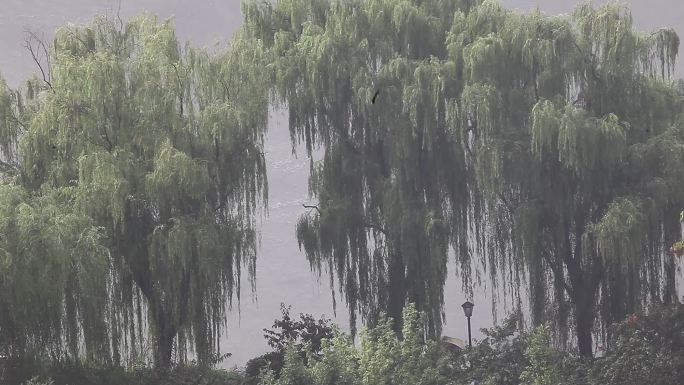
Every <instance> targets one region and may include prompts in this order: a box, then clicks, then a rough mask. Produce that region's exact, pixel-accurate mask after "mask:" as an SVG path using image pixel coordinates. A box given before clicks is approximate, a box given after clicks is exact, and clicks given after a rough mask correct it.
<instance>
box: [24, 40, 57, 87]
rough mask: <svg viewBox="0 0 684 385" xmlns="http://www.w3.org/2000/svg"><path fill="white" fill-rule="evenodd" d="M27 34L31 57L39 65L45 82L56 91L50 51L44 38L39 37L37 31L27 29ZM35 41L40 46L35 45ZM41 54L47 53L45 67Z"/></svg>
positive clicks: (27, 47) (26, 43)
mask: <svg viewBox="0 0 684 385" xmlns="http://www.w3.org/2000/svg"><path fill="white" fill-rule="evenodd" d="M24 33H25V34H26V40H25V47H26V49H27V50H28V51H29V53H30V54H31V58H32V59H33V62H34V63H36V65H37V66H38V69H39V70H40V73H41V75H42V76H43V82H45V84H47V85H48V87H50V89H51V90H52V92H55V89H54V88H53V87H52V83H51V81H52V76H51V71H52V68H51V65H52V64H51V62H50V52H49V50H48V48H47V46H46V45H45V43H44V42H43V40H42V39H41V38H40V37H38V35H36V34H35V32H33V31H31V30H29V29H27V30H25V31H24ZM34 41H35V42H37V44H38V46H37V47H36V46H34ZM41 55H45V62H46V65H45V66H46V67H47V68H44V67H43V63H42V60H41Z"/></svg>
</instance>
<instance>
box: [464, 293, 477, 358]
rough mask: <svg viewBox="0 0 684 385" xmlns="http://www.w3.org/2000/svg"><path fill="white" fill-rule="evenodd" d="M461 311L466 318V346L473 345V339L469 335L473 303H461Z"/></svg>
mask: <svg viewBox="0 0 684 385" xmlns="http://www.w3.org/2000/svg"><path fill="white" fill-rule="evenodd" d="M461 306H463V312H464V313H465V316H466V317H467V318H468V347H471V348H472V347H473V340H472V338H471V336H470V317H471V316H472V315H473V307H474V306H475V304H473V303H472V302H469V301H466V302H465V303H464V304H463V305H461Z"/></svg>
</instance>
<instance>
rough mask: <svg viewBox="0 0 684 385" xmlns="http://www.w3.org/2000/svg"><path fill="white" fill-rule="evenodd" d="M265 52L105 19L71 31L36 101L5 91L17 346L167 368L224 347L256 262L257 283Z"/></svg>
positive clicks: (4, 196)
mask: <svg viewBox="0 0 684 385" xmlns="http://www.w3.org/2000/svg"><path fill="white" fill-rule="evenodd" d="M263 54H264V52H263V50H262V49H261V46H260V45H259V44H257V43H256V42H254V41H250V40H248V39H245V38H243V37H242V36H241V35H238V36H237V37H236V38H235V39H234V40H233V41H232V44H231V47H230V49H229V50H220V51H219V52H209V51H205V50H198V49H194V48H192V47H190V46H186V47H185V48H184V49H181V47H180V45H179V43H178V41H177V39H176V37H175V34H174V29H173V26H172V24H171V23H170V22H168V21H167V22H164V23H162V24H159V23H157V21H156V19H154V18H152V17H147V16H145V17H139V18H136V19H134V20H132V21H131V22H129V23H127V24H126V25H125V26H124V25H121V26H120V28H119V27H117V25H116V24H114V23H113V22H111V21H109V20H107V19H104V18H96V19H94V21H93V22H92V23H91V24H89V25H87V26H82V27H78V26H74V25H68V26H66V27H63V28H61V29H59V30H58V31H57V32H56V36H55V39H54V48H53V50H52V52H51V58H52V60H51V63H52V64H51V67H50V68H49V69H43V70H44V71H46V72H47V71H49V72H47V73H49V77H45V78H43V79H41V80H38V79H33V80H30V81H29V82H28V83H27V87H26V89H25V92H24V93H23V95H24V96H23V97H22V96H21V95H20V94H19V93H16V92H12V91H9V90H7V89H6V87H5V86H4V83H3V84H2V86H3V87H2V93H0V118H2V119H0V141H1V143H2V152H3V156H4V158H3V163H2V165H3V171H5V172H4V177H5V178H4V180H3V183H2V185H1V187H0V188H1V189H2V193H1V194H0V201H1V202H2V203H1V204H0V210H2V214H3V215H2V222H1V223H0V226H2V235H3V237H2V241H1V242H2V243H1V244H0V252H1V253H0V255H1V256H2V257H1V258H0V261H2V263H0V269H1V270H0V288H1V289H0V290H1V291H2V292H3V296H2V298H1V299H0V314H1V315H0V338H2V340H1V341H0V342H2V344H4V345H5V346H7V347H9V349H10V350H13V351H15V352H16V354H21V353H25V352H29V351H36V350H38V351H48V352H50V353H52V354H53V355H55V356H57V357H62V356H71V357H88V358H90V359H93V360H98V361H100V362H107V363H113V364H115V365H119V364H125V363H130V362H132V361H133V360H139V359H147V358H148V357H149V358H152V359H153V362H154V364H155V366H156V367H158V368H165V367H168V365H169V364H170V363H171V361H172V357H173V356H174V351H175V352H176V355H175V357H176V358H178V359H180V360H181V361H182V360H184V359H185V357H186V355H187V352H188V351H190V352H194V353H195V355H196V357H197V358H198V361H199V362H200V363H209V362H210V361H211V360H212V357H214V356H215V354H218V353H219V351H218V344H219V339H220V336H221V332H222V330H223V329H224V327H225V320H226V317H225V316H226V311H227V306H226V305H227V303H226V301H227V300H228V301H230V304H232V299H233V298H234V297H235V298H237V299H238V300H239V298H240V291H239V288H240V277H241V270H242V268H243V267H246V268H247V269H248V273H249V277H250V281H251V284H252V288H254V281H253V278H254V269H255V248H256V243H257V239H256V234H255V226H254V224H255V223H254V217H255V210H256V209H257V208H258V207H259V206H260V205H261V204H262V203H265V200H266V187H267V186H266V178H265V163H264V157H263V152H262V146H263V134H264V130H265V129H266V122H267V113H268V98H267V97H266V95H267V94H266V92H267V90H268V89H267V87H266V84H265V83H264V77H263V76H261V75H260V74H259V73H258V69H259V66H258V64H259V63H260V62H261V61H262V60H263V59H262V57H263ZM44 80H45V81H44ZM5 293H7V295H5ZM150 345H151V346H150ZM150 347H151V350H152V354H151V357H150V355H149V354H147V349H148V348H150Z"/></svg>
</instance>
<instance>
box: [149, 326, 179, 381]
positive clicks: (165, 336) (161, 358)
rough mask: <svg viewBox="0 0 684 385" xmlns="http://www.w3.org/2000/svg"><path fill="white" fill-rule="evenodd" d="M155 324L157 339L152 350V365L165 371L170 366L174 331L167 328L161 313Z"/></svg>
mask: <svg viewBox="0 0 684 385" xmlns="http://www.w3.org/2000/svg"><path fill="white" fill-rule="evenodd" d="M155 322H156V324H157V325H156V326H157V340H156V346H155V352H154V367H155V369H157V370H158V371H162V372H163V371H166V370H167V369H169V368H170V367H171V355H172V352H173V339H174V337H175V336H176V332H175V331H172V330H171V328H169V325H168V324H167V322H166V320H165V319H164V316H163V313H162V314H160V316H159V317H156V319H155Z"/></svg>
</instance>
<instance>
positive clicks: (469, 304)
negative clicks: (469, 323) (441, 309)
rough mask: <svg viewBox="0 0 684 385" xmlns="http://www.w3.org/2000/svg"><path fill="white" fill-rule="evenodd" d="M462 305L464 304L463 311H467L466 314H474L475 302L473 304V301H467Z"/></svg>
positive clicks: (468, 315) (467, 315)
mask: <svg viewBox="0 0 684 385" xmlns="http://www.w3.org/2000/svg"><path fill="white" fill-rule="evenodd" d="M461 306H463V312H464V313H465V316H466V317H468V318H470V316H472V315H473V307H474V306H475V304H473V303H472V302H469V301H466V302H465V303H464V304H463V305H461Z"/></svg>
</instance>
